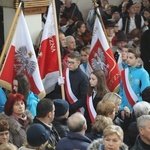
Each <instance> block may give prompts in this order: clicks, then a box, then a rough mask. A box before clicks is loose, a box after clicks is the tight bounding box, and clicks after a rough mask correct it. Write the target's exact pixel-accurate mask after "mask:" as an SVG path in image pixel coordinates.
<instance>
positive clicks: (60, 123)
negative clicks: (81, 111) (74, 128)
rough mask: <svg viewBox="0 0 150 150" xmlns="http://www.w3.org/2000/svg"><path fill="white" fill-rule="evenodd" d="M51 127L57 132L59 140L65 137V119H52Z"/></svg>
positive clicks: (66, 127) (66, 131)
mask: <svg viewBox="0 0 150 150" xmlns="http://www.w3.org/2000/svg"><path fill="white" fill-rule="evenodd" d="M52 124H53V126H54V127H55V129H56V130H57V132H58V134H59V136H60V137H61V138H63V137H66V136H67V134H68V132H69V129H68V126H67V119H66V118H54V121H53V122H52Z"/></svg>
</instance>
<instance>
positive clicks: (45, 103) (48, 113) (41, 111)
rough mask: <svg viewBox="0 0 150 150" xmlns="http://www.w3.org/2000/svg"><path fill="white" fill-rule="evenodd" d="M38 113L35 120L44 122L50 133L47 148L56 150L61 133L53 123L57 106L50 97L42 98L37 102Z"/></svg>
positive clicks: (35, 121)
mask: <svg viewBox="0 0 150 150" xmlns="http://www.w3.org/2000/svg"><path fill="white" fill-rule="evenodd" d="M36 114H37V115H36V117H35V118H34V120H33V122H34V123H40V124H42V125H43V126H44V127H45V129H46V130H47V131H48V132H49V133H50V134H49V135H50V137H49V140H48V144H47V146H46V148H47V150H55V146H56V144H57V142H58V141H59V135H58V133H57V131H56V130H55V128H54V127H53V125H52V121H53V119H54V115H55V106H54V103H53V101H52V100H51V99H48V98H44V99H42V100H40V101H39V102H38V104H37V108H36Z"/></svg>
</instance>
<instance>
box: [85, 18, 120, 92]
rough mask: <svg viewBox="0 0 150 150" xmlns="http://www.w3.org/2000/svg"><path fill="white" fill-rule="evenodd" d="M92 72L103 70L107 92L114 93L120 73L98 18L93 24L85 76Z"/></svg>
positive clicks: (118, 82)
mask: <svg viewBox="0 0 150 150" xmlns="http://www.w3.org/2000/svg"><path fill="white" fill-rule="evenodd" d="M93 70H103V72H104V73H105V77H106V82H107V86H108V88H109V90H110V91H116V89H117V88H118V87H119V84H120V72H119V69H118V65H117V64H116V61H115V59H114V56H113V52H112V50H111V49H110V46H109V45H108V42H107V39H106V36H105V34H104V31H103V28H102V25H101V23H100V21H99V18H98V17H97V18H96V19H95V23H94V29H93V36H92V42H91V47H90V55H89V60H88V65H87V74H88V75H89V74H90V73H91V72H92V71H93Z"/></svg>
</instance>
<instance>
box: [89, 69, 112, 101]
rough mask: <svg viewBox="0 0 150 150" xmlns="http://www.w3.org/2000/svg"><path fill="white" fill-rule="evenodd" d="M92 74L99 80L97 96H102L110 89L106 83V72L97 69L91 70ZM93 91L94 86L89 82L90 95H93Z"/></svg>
mask: <svg viewBox="0 0 150 150" xmlns="http://www.w3.org/2000/svg"><path fill="white" fill-rule="evenodd" d="M91 74H94V75H95V76H96V77H97V80H98V84H97V94H96V97H98V98H102V97H103V96H104V95H105V94H106V93H107V92H108V91H109V90H108V87H107V84H106V78H105V74H104V72H103V71H101V70H95V71H93V72H91ZM92 92H93V87H91V86H90V83H89V87H88V94H89V96H91V95H92Z"/></svg>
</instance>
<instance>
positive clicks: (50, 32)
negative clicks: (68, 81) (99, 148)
mask: <svg viewBox="0 0 150 150" xmlns="http://www.w3.org/2000/svg"><path fill="white" fill-rule="evenodd" d="M55 24H56V22H55V21H54V12H53V9H52V4H50V6H49V10H48V14H47V18H46V23H45V26H44V30H43V35H42V41H41V46H40V50H39V56H38V63H39V68H40V74H41V78H42V81H43V85H44V88H45V90H46V93H49V92H51V91H52V90H54V87H55V84H56V83H57V80H58V76H59V65H58V53H57V43H56V42H57V41H56V32H55V31H56V29H55Z"/></svg>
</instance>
